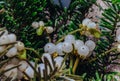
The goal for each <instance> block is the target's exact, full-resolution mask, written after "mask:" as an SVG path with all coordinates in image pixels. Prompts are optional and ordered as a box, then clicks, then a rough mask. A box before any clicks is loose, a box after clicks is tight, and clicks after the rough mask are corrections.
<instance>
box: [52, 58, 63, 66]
mask: <svg viewBox="0 0 120 81" xmlns="http://www.w3.org/2000/svg"><path fill="white" fill-rule="evenodd" d="M54 61H55V65H56V66H57V67H58V68H60V66H61V64H62V61H63V57H60V56H58V57H56V58H55V59H54Z"/></svg>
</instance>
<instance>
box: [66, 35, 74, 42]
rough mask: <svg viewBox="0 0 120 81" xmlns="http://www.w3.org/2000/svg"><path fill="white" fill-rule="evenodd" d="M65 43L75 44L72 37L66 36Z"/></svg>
mask: <svg viewBox="0 0 120 81" xmlns="http://www.w3.org/2000/svg"><path fill="white" fill-rule="evenodd" d="M64 40H65V42H70V43H74V42H75V37H74V36H73V35H67V36H65V39H64Z"/></svg>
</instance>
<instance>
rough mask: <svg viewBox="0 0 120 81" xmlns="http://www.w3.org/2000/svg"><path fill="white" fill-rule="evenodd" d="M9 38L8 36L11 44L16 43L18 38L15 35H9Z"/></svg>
mask: <svg viewBox="0 0 120 81" xmlns="http://www.w3.org/2000/svg"><path fill="white" fill-rule="evenodd" d="M7 36H8V38H9V42H10V43H14V42H16V40H17V37H16V35H15V34H9V35H7Z"/></svg>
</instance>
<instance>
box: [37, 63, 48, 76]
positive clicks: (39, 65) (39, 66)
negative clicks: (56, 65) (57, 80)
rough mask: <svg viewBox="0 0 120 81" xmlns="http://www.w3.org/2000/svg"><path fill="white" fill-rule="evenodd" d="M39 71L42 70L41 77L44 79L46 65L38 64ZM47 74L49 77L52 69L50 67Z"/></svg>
mask: <svg viewBox="0 0 120 81" xmlns="http://www.w3.org/2000/svg"><path fill="white" fill-rule="evenodd" d="M38 69H39V70H40V74H41V77H42V78H43V77H44V72H43V71H44V70H45V64H43V63H40V64H38ZM45 71H46V70H45ZM47 73H48V75H49V74H50V69H49V67H48V66H47Z"/></svg>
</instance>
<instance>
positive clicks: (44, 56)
mask: <svg viewBox="0 0 120 81" xmlns="http://www.w3.org/2000/svg"><path fill="white" fill-rule="evenodd" d="M44 58H46V59H48V61H49V63H50V65H51V67H52V69H54V66H53V63H52V57H51V55H50V54H49V53H44V54H43V55H42V61H43V63H45V61H44Z"/></svg>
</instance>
